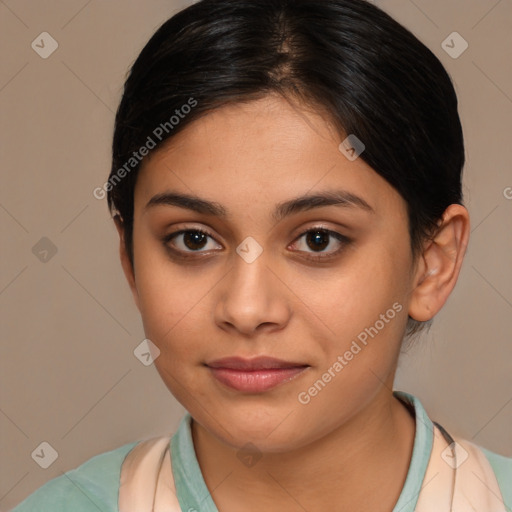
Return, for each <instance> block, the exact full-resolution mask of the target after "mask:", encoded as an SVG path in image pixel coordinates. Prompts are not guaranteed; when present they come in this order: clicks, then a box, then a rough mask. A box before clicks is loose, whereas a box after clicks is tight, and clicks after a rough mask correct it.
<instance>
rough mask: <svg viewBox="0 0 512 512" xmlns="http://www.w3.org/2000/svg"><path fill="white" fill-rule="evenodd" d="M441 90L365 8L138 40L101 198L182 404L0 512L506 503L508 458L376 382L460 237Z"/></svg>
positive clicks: (173, 25)
mask: <svg viewBox="0 0 512 512" xmlns="http://www.w3.org/2000/svg"><path fill="white" fill-rule="evenodd" d="M463 165H464V146H463V135H462V130H461V125H460V121H459V117H458V113H457V99H456V95H455V92H454V89H453V86H452V84H451V81H450V79H449V77H448V75H447V73H446V71H445V70H444V68H443V67H442V65H441V63H440V62H439V61H438V59H437V58H436V57H435V56H434V55H433V54H432V53H431V52H430V51H429V50H428V49H427V48H426V47H425V46H424V45H423V44H422V43H420V42H419V41H418V40H417V39H416V38H415V37H414V36H413V35H412V34H411V33H410V32H408V31H407V30H406V29H405V28H403V27H402V26H401V25H399V24H398V23H397V22H395V21H394V20H392V19H391V18H390V17H389V16H388V15H386V14H385V13H384V12H382V11H381V10H379V9H378V8H377V7H375V6H373V5H372V4H370V3H367V2H365V1H362V0H325V1H318V0H290V1H286V0H241V1H234V0H203V1H200V2H198V3H196V4H194V5H192V6H190V7H188V8H187V9H185V10H183V11H181V12H180V13H178V14H177V15H175V16H174V17H172V18H171V19H170V20H168V21H167V22H166V23H164V25H163V26H162V27H161V28H160V29H159V30H158V31H157V32H156V33H155V34H154V36H153V37H152V38H151V40H150V41H149V42H148V43H147V45H146V47H145V48H144V49H143V50H142V52H141V54H140V55H139V57H138V59H137V60H136V62H135V63H134V65H133V67H132V69H131V73H130V75H129V77H128V79H127V81H126V84H125V90H124V95H123V98H122V101H121V104H120V106H119V109H118V112H117V116H116V126H115V133H114V141H113V161H112V170H111V173H110V176H109V179H108V181H107V182H106V183H105V186H104V187H103V189H100V190H99V191H98V193H101V192H102V191H103V192H107V193H108V199H109V205H110V208H111V211H112V213H113V216H114V221H115V224H116V227H117V229H118V232H119V236H120V255H121V262H122V265H123V269H124V272H125V274H126V277H127V280H128V283H129V284H130V287H131V290H132V293H133V296H134V300H135V302H136V304H137V306H138V308H139V310H140V312H141V317H142V321H143V324H144V330H145V333H146V336H147V338H148V341H147V344H148V350H149V352H150V355H151V357H152V358H153V360H154V363H155V365H156V367H157V369H158V371H159V373H160V375H161V377H162V379H163V380H164V382H165V384H166V385H167V386H168V388H169V390H170V391H171V392H172V394H173V395H174V396H175V397H176V399H177V400H178V401H180V403H181V404H182V405H183V406H184V407H185V408H186V409H187V411H188V412H187V414H186V416H185V417H184V418H183V420H182V422H181V424H180V427H179V430H178V431H177V432H176V434H174V435H173V436H172V438H170V437H165V436H164V437H161V438H155V439H150V440H147V441H143V442H140V443H130V444H128V445H125V446H122V447H120V448H118V449H117V450H114V451H112V452H108V453H105V454H101V455H99V456H97V457H94V458H92V459H90V460H89V461H88V462H86V463H85V464H83V465H82V466H80V467H79V468H77V469H75V470H73V471H70V472H68V473H66V474H65V475H63V476H61V477H59V478H57V479H54V480H52V481H51V482H49V483H47V484H46V485H45V486H43V487H42V488H41V489H40V490H38V491H36V492H35V493H34V494H33V495H32V496H30V497H29V498H27V500H25V501H24V502H23V503H22V504H21V505H19V506H18V507H17V508H16V509H15V510H16V511H18V512H23V511H25V510H42V511H46V510H47V511H52V512H55V511H60V510H73V511H82V510H83V511H85V510H87V511H89V510H97V509H98V510H103V511H110V510H120V511H122V512H130V511H137V512H141V511H150V510H155V511H164V510H165V511H169V510H176V511H177V510H180V507H181V510H185V511H187V510H188V511H190V512H192V511H194V510H196V511H208V512H215V511H219V512H231V511H241V510H243V511H253V510H280V511H281V510H287V511H295V510H297V511H298V510H308V511H314V510H323V509H326V508H327V509H330V510H372V511H374V512H377V511H382V512H385V511H393V512H406V511H411V512H412V511H414V510H416V511H420V510H421V511H434V510H435V511H436V512H438V511H452V510H454V511H459V510H460V511H462V510H477V511H479V512H489V511H493V512H505V511H506V510H507V507H509V508H510V507H511V506H512V494H511V488H510V481H511V479H512V460H511V459H509V458H505V457H502V456H500V455H498V454H495V453H491V452H489V451H488V450H485V449H483V448H481V447H479V446H477V445H474V444H473V443H471V442H469V441H466V440H464V439H458V438H456V437H455V438H454V437H452V436H451V435H450V434H449V433H448V432H446V431H445V430H444V429H443V427H441V426H440V425H437V424H436V423H435V422H433V421H432V420H431V419H430V418H429V416H428V414H427V413H426V411H425V409H424V408H423V407H422V405H421V403H420V402H419V400H418V399H417V398H416V397H414V396H412V395H410V394H408V393H404V392H399V391H393V380H394V376H395V372H396V367H397V363H398V357H399V353H400V348H401V345H402V343H403V340H404V339H406V338H407V337H408V336H411V335H412V334H414V333H415V332H417V331H419V330H420V329H421V328H423V326H424V325H425V324H427V323H428V322H429V321H430V320H431V319H432V318H433V317H434V316H435V314H436V313H437V312H438V311H439V310H440V309H441V308H442V306H443V305H444V303H445V302H446V300H447V298H448V296H449V295H450V293H451V291H452V290H453V287H454V286H455V283H456V281H457V278H458V275H459V271H460V268H461V264H462V261H463V257H464V253H465V249H466V246H467V243H468V237H469V217H468V212H467V210H466V209H465V208H464V206H463V205H462V192H461V173H462V168H463Z"/></svg>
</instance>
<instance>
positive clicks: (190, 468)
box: [12, 391, 512, 512]
mask: <svg viewBox="0 0 512 512" xmlns="http://www.w3.org/2000/svg"><path fill="white" fill-rule="evenodd" d="M394 395H395V396H396V397H397V398H400V399H401V400H402V401H406V402H408V403H410V404H411V405H412V406H413V407H414V411H415V414H416V433H415V438H414V447H413V452H412V458H411V463H410V465H409V470H408V473H407V477H406V480H405V484H404V486H403V488H402V492H401V493H400V497H399V499H398V502H397V503H396V505H395V507H394V509H393V512H414V509H415V507H416V502H417V500H418V496H419V493H420V489H421V486H422V482H423V478H424V476H425V471H426V469H427V465H428V462H429V459H430V453H431V450H432V443H433V424H432V421H431V420H430V418H429V417H428V415H427V413H426V411H425V409H424V408H423V406H422V404H421V402H420V401H419V400H418V399H417V398H416V397H414V396H413V395H410V394H408V393H404V392H401V391H395V392H394ZM190 421H191V416H190V414H188V413H187V414H185V416H184V417H183V419H182V420H181V423H180V426H179V428H178V430H177V432H176V433H175V434H174V435H173V437H172V439H171V456H172V469H173V474H174V481H175V485H176V491H177V496H178V500H179V502H180V506H181V508H182V510H189V509H195V510H198V511H200V512H219V511H218V510H217V507H216V506H215V503H214V502H213V500H212V498H211V495H210V493H209V491H208V488H207V486H206V483H205V481H204V479H203V476H202V474H201V469H200V467H199V463H198V461H197V458H196V455H195V451H194V445H193V441H192V432H191V428H190ZM136 444H137V442H134V443H129V444H125V445H123V446H121V447H120V448H117V449H116V450H112V451H109V452H105V453H102V454H100V455H96V456H95V457H92V458H91V459H89V460H88V461H87V462H85V463H84V464H82V465H81V466H79V467H77V468H76V469H73V470H71V471H68V472H66V473H65V474H63V475H62V476H59V477H57V478H54V479H53V480H50V481H49V482H47V483H46V484H45V485H43V486H42V487H40V488H39V489H38V490H37V491H35V492H34V493H33V494H31V495H30V496H29V497H28V498H26V499H25V500H24V501H23V502H22V503H20V504H19V505H18V506H17V507H15V508H14V509H13V510H12V512H29V511H30V512H118V508H117V499H118V493H119V478H120V472H121V465H122V463H123V460H124V458H125V457H126V455H127V454H128V452H129V451H130V450H131V449H132V448H133V447H134V446H135V445H136ZM482 451H483V452H484V454H485V455H486V457H487V458H488V460H489V462H490V464H491V466H492V468H493V469H494V472H495V474H496V478H497V480H498V484H499V486H500V490H501V493H502V495H503V498H504V500H505V506H506V509H507V511H511V512H512V458H510V457H503V456H501V455H498V454H495V453H493V452H490V451H489V450H486V449H484V448H482Z"/></svg>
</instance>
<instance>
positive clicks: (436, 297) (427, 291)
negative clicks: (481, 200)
mask: <svg viewBox="0 0 512 512" xmlns="http://www.w3.org/2000/svg"><path fill="white" fill-rule="evenodd" d="M468 240H469V214H468V211H467V210H466V208H464V206H462V205H459V204H452V205H450V206H449V207H448V208H447V209H446V210H445V212H444V214H443V218H442V219H441V221H440V222H439V225H438V228H437V231H436V233H435V235H434V237H433V238H432V239H430V240H428V241H427V242H426V244H425V248H424V249H423V253H422V255H421V261H420V263H419V265H418V268H417V270H416V274H415V277H414V282H413V286H414V288H413V290H412V296H411V302H410V305H409V316H410V317H412V318H414V319H415V320H418V321H420V322H426V321H428V320H430V319H431V318H432V317H434V316H435V315H436V314H437V313H438V312H439V310H440V309H441V308H442V307H443V305H444V303H445V302H446V300H447V299H448V297H449V295H450V293H451V292H452V290H453V288H454V287H455V283H456V282H457V278H458V276H459V273H460V269H461V266H462V261H463V259H464V254H465V252H466V247H467V245H468Z"/></svg>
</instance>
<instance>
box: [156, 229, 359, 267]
mask: <svg viewBox="0 0 512 512" xmlns="http://www.w3.org/2000/svg"><path fill="white" fill-rule="evenodd" d="M316 232H321V233H323V234H325V235H330V236H331V237H334V238H335V239H336V240H338V242H340V244H341V247H340V248H339V249H337V250H336V251H334V252H330V253H328V255H327V256H313V257H312V256H306V257H305V258H306V259H308V260H311V261H321V260H325V259H328V258H332V257H334V256H337V255H338V254H339V253H340V252H341V251H343V249H344V248H345V246H347V245H348V244H349V243H350V242H351V240H350V239H349V238H348V237H346V236H344V235H342V234H341V233H337V232H336V231H332V230H330V229H326V228H324V227H322V226H313V227H311V228H309V229H307V230H306V231H304V232H303V233H301V234H300V235H299V236H298V237H297V238H296V239H295V240H294V242H293V244H295V243H296V242H297V241H298V240H300V239H301V238H302V237H303V236H304V235H307V234H309V233H316ZM185 233H200V234H202V235H206V236H208V237H210V238H212V239H213V240H215V238H214V236H213V235H212V234H211V233H209V232H208V231H205V230H204V229H182V230H179V231H175V232H173V233H170V234H168V235H166V236H164V237H163V239H162V242H163V244H164V245H165V247H166V248H167V249H168V250H169V251H171V252H172V253H174V254H175V255H178V257H179V258H182V259H192V258H194V259H197V258H198V256H190V255H189V254H200V253H201V251H182V250H180V249H173V248H171V247H170V246H169V242H170V241H171V240H172V239H174V238H176V237H178V236H179V235H182V234H185ZM329 243H330V240H329ZM299 252H305V251H299ZM308 254H310V253H308ZM199 257H201V256H199Z"/></svg>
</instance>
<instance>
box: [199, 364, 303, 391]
mask: <svg viewBox="0 0 512 512" xmlns="http://www.w3.org/2000/svg"><path fill="white" fill-rule="evenodd" d="M206 366H207V367H208V368H209V369H210V371H211V372H212V374H213V376H214V377H215V378H216V379H217V380H218V381H220V382H221V383H223V384H224V385H226V386H228V387H230V388H232V389H235V390H237V391H244V392H247V393H262V392H264V391H268V390H270V389H273V388H275V387H276V386H278V385H279V384H282V383H285V382H289V381H290V380H292V379H294V378H295V377H297V376H298V375H300V374H301V373H302V372H303V371H304V370H306V369H307V368H309V365H307V364H304V363H298V362H291V361H284V360H282V359H275V358H273V357H266V356H259V357H255V358H252V359H244V358H242V357H226V358H223V359H217V360H215V361H212V362H210V363H207V364H206Z"/></svg>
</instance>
